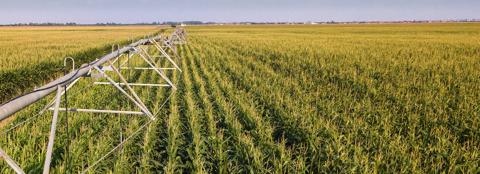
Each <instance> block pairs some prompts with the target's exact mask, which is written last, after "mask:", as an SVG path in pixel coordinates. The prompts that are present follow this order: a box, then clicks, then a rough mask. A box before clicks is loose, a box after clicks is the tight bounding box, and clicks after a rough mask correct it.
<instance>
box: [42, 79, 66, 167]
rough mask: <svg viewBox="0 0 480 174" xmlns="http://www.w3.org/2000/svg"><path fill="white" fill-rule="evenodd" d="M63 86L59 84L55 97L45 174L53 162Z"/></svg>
mask: <svg viewBox="0 0 480 174" xmlns="http://www.w3.org/2000/svg"><path fill="white" fill-rule="evenodd" d="M62 91H63V87H62V86H57V96H56V97H55V110H54V111H53V118H52V125H51V127H50V136H49V138H48V145H47V153H46V156H45V163H44V165H43V174H48V173H50V163H51V162H52V153H53V145H54V140H55V131H56V127H57V121H58V108H59V107H60V99H61V97H62Z"/></svg>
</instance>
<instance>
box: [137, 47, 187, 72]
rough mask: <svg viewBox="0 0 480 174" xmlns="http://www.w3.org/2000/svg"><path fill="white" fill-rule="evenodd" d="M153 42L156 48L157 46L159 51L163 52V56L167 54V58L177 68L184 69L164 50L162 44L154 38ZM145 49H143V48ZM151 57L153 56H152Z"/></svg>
mask: <svg viewBox="0 0 480 174" xmlns="http://www.w3.org/2000/svg"><path fill="white" fill-rule="evenodd" d="M152 43H153V45H154V46H155V48H157V50H158V51H160V53H162V55H163V56H165V58H167V60H168V61H169V62H170V63H172V64H173V66H175V68H177V69H178V71H180V72H182V70H181V69H180V67H179V66H178V65H177V63H175V62H174V61H173V60H172V58H171V57H170V56H169V55H168V54H167V52H165V50H163V48H162V47H160V45H158V42H156V41H154V40H152ZM142 50H143V49H142ZM143 52H144V53H146V51H145V50H143ZM150 57H151V56H150Z"/></svg>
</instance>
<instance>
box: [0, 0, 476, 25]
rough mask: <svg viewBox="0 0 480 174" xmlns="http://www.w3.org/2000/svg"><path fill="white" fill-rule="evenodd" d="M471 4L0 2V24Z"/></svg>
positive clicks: (223, 18) (471, 10)
mask: <svg viewBox="0 0 480 174" xmlns="http://www.w3.org/2000/svg"><path fill="white" fill-rule="evenodd" d="M479 6H480V2H479V1H473V0H459V1H448V0H437V1H435V0H418V1H415V0H392V1H388V2H386V1H381V0H365V1H362V2H357V1H354V0H338V1H326V0H318V1H314V0H302V1H294V0H259V1H252V0H244V1H238V2H237V1H234V0H223V1H221V0H202V1H192V0H179V1H163V0H160V1H154V0H140V1H137V2H132V1H126V0H117V1H114V0H96V1H95V0H83V1H81V0H50V1H46V2H43V1H35V0H17V1H7V2H2V6H0V24H15V23H29V22H33V23H45V22H52V23H66V22H75V23H79V24H95V23H107V22H115V23H142V22H165V21H203V22H304V21H402V20H459V19H479V18H480V12H479V10H478V9H477V8H478V7H479Z"/></svg>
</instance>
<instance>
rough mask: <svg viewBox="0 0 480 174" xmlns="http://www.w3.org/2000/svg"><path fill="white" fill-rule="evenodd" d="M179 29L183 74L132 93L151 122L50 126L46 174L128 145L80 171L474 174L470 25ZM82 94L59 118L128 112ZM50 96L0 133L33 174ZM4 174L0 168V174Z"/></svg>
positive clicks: (110, 98)
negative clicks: (52, 136) (53, 137)
mask: <svg viewBox="0 0 480 174" xmlns="http://www.w3.org/2000/svg"><path fill="white" fill-rule="evenodd" d="M187 30H188V32H189V43H188V44H187V45H182V46H181V47H179V55H180V57H182V58H181V59H178V61H179V64H180V67H181V68H182V72H178V71H167V75H168V76H169V77H171V78H172V81H173V82H174V83H175V84H176V85H177V88H178V90H172V89H169V88H145V87H135V91H137V93H139V94H140V96H141V97H142V98H145V99H146V103H145V104H146V105H147V106H149V107H151V108H154V113H156V116H157V117H158V119H157V120H156V121H154V122H152V123H151V124H148V125H147V127H146V128H145V129H144V130H143V131H141V132H136V130H137V129H138V128H140V127H141V126H142V125H145V123H147V122H148V121H149V120H148V119H147V118H145V117H138V116H125V115H114V114H88V113H70V114H69V116H68V127H67V124H65V122H66V117H65V116H64V115H60V119H61V120H60V121H59V123H60V124H59V125H58V132H57V135H58V137H57V141H56V142H55V147H56V148H57V150H56V151H55V152H54V155H53V156H54V161H53V162H52V166H51V168H52V172H54V173H68V172H71V173H77V172H79V171H83V170H85V169H87V168H88V167H89V165H91V164H92V163H94V162H95V161H97V160H98V159H99V158H101V157H102V156H103V155H104V154H107V153H108V152H109V151H110V150H111V149H112V148H113V147H115V146H116V145H117V144H118V143H119V142H120V139H119V137H120V136H123V137H127V136H130V135H134V134H135V135H136V136H133V138H132V139H130V140H129V141H128V142H127V143H126V144H124V145H123V146H122V147H121V148H119V149H117V150H116V151H115V152H114V153H113V154H112V155H110V156H108V157H106V158H105V159H104V160H102V161H101V162H99V163H98V165H96V166H95V167H93V168H92V169H91V170H89V172H91V173H190V172H191V173H442V172H445V173H478V172H480V165H479V164H480V141H479V140H480V131H478V130H479V128H480V105H479V103H480V93H479V92H478V91H480V85H479V84H480V70H479V69H478V67H480V66H479V65H480V25H479V24H462V23H459V24H388V25H380V24H378V25H377V24H376V25H317V26H306V25H304V26H300V25H295V26H288V25H282V26H277V25H272V26H268V25H260V26H201V27H188V28H187ZM112 35H114V34H112ZM40 54H41V53H40ZM2 59H3V57H2ZM137 63H139V62H137ZM159 63H160V64H163V65H168V62H167V61H166V60H161V61H160V62H159ZM1 66H4V65H1ZM7 66H12V65H7ZM122 73H125V75H126V77H128V79H129V80H130V81H138V82H143V83H154V82H158V81H160V79H159V78H158V77H156V76H154V74H153V72H150V71H122ZM89 84H91V81H89V80H83V81H80V82H79V84H78V86H76V87H75V88H72V89H71V91H72V92H70V93H69V94H68V102H69V106H71V107H80V108H86V107H92V108H99V107H100V108H107V109H112V108H113V109H120V110H134V106H133V104H132V103H130V102H128V101H127V99H125V97H123V96H122V95H119V92H118V91H116V90H115V89H114V88H111V87H105V86H91V85H89ZM52 97H53V96H51V97H49V98H48V99H45V100H42V101H41V102H40V103H38V104H34V105H32V106H30V107H28V108H27V109H25V110H23V111H21V112H20V113H18V114H16V118H15V119H14V120H13V121H11V122H10V123H8V124H5V125H4V126H3V128H2V130H10V127H9V125H15V123H19V122H22V121H24V120H27V119H29V118H32V117H33V116H35V117H38V119H36V120H35V121H31V122H28V123H26V124H25V125H23V126H20V127H17V128H15V129H12V130H11V131H10V132H8V133H2V134H0V135H1V136H0V147H2V148H3V149H4V150H5V151H6V152H7V153H8V154H9V155H10V156H12V157H14V158H15V160H16V161H18V162H19V164H20V166H21V167H23V168H24V169H25V170H26V171H29V172H32V173H40V172H41V170H42V167H43V165H42V164H43V157H44V156H45V147H46V144H47V141H48V130H49V126H50V124H49V123H50V120H51V112H47V113H45V114H41V115H35V114H36V113H37V112H38V111H39V110H40V109H42V107H43V106H44V105H45V104H46V103H47V102H48V101H49V100H51V98H52ZM166 99H168V100H166ZM165 100H166V101H167V102H166V103H163V101H165ZM67 128H68V129H67ZM11 172H12V171H11V170H10V169H9V168H8V166H7V165H6V164H5V163H4V162H3V161H1V162H0V173H11Z"/></svg>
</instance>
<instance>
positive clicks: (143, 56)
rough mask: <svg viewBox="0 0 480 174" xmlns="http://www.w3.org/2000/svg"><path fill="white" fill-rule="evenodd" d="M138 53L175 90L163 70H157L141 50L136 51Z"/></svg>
mask: <svg viewBox="0 0 480 174" xmlns="http://www.w3.org/2000/svg"><path fill="white" fill-rule="evenodd" d="M138 54H139V55H140V57H141V58H143V60H145V62H147V63H148V65H150V67H152V68H154V69H153V70H155V71H156V72H157V74H158V75H160V76H161V77H162V78H163V79H164V80H165V81H167V83H168V84H169V85H170V86H171V87H172V88H173V89H175V90H177V87H175V85H174V84H173V83H172V81H170V79H169V78H168V77H167V76H166V75H165V74H164V73H163V71H161V70H159V69H156V67H157V66H156V65H155V64H154V63H153V62H151V61H150V60H148V58H147V57H146V56H145V55H143V54H142V52H139V53H138Z"/></svg>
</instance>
